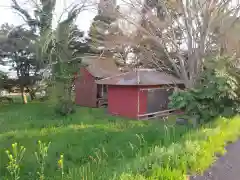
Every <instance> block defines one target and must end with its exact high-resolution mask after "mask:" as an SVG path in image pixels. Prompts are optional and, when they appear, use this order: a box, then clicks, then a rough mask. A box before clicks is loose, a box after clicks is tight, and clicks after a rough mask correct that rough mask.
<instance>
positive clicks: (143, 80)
mask: <svg viewBox="0 0 240 180" xmlns="http://www.w3.org/2000/svg"><path fill="white" fill-rule="evenodd" d="M96 83H97V84H107V85H166V84H183V82H182V81H181V80H180V79H178V78H176V77H174V76H172V75H169V74H166V73H164V72H159V71H154V70H146V69H143V70H137V71H131V72H127V73H122V74H118V75H116V76H112V77H108V78H105V79H102V80H98V81H96Z"/></svg>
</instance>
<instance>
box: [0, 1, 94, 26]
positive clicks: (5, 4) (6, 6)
mask: <svg viewBox="0 0 240 180" xmlns="http://www.w3.org/2000/svg"><path fill="white" fill-rule="evenodd" d="M34 1H36V0H17V2H19V4H21V5H22V7H24V9H27V10H28V11H29V12H32V10H31V9H32V8H33V6H32V5H31V2H34ZM77 2H79V0H57V4H56V10H55V13H54V19H55V23H56V22H57V20H59V17H60V15H61V14H62V13H63V12H65V10H64V9H65V8H67V7H69V6H70V5H72V4H76V3H77ZM10 6H11V0H0V24H3V23H6V22H8V23H9V24H14V25H20V24H24V21H23V19H22V18H21V17H20V16H19V15H18V14H17V13H16V12H14V11H13V10H12V9H11V8H10ZM94 9H95V8H94ZM94 9H93V8H91V10H88V11H84V12H82V13H81V14H80V15H79V17H78V19H77V22H76V24H77V25H78V26H79V28H80V29H82V30H84V31H87V30H88V29H89V27H90V25H91V21H92V19H93V18H94V16H95V15H96V14H95V13H96V12H94ZM65 14H66V13H65ZM63 18H64V17H63Z"/></svg>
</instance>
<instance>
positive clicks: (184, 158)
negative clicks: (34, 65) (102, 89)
mask: <svg viewBox="0 0 240 180" xmlns="http://www.w3.org/2000/svg"><path fill="white" fill-rule="evenodd" d="M239 119H240V118H239V117H236V118H234V119H232V120H224V119H219V120H217V121H215V122H214V123H212V124H208V125H206V126H205V127H201V128H199V129H192V128H191V127H190V126H178V125H175V123H174V118H171V119H170V120H169V121H166V122H163V121H130V120H126V119H121V118H116V117H111V116H106V114H105V112H104V110H101V109H88V108H78V109H77V113H76V114H74V115H72V116H68V117H57V116H55V115H54V114H53V113H52V108H51V107H48V105H47V104H43V103H37V102H36V103H31V104H27V105H21V104H19V105H18V104H14V105H11V106H2V107H1V108H0V158H1V159H0V176H1V177H6V176H8V174H9V173H8V171H7V169H6V165H7V163H8V157H7V155H6V153H5V151H6V149H9V148H10V147H11V144H13V143H15V142H18V143H19V144H20V145H23V146H24V147H25V148H26V152H25V155H24V158H23V160H22V162H21V164H22V165H21V170H20V176H21V179H36V178H37V177H38V176H37V173H36V172H38V171H39V164H38V162H37V160H36V158H35V155H34V154H35V152H36V151H38V150H37V148H38V144H37V142H38V140H40V141H41V142H45V143H48V142H51V145H50V147H49V149H48V156H47V158H46V164H45V168H44V173H45V176H46V177H48V178H49V179H63V178H62V176H63V175H62V170H61V169H59V167H58V161H59V158H60V157H61V154H64V167H63V168H64V179H73V180H79V179H88V180H91V179H92V180H106V179H122V180H141V179H148V180H150V179H164V180H167V179H169V180H170V179H174V180H178V179H179V180H180V179H184V177H185V175H186V174H189V173H195V172H202V171H203V170H205V169H206V168H208V167H209V165H210V164H211V163H212V162H213V161H214V154H215V153H216V152H223V150H224V148H223V147H224V146H225V142H228V141H234V140H236V139H237V138H238V135H239V134H240V122H239V121H238V120H239Z"/></svg>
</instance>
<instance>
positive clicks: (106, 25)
mask: <svg viewBox="0 0 240 180" xmlns="http://www.w3.org/2000/svg"><path fill="white" fill-rule="evenodd" d="M116 12H117V6H116V1H115V0H106V1H104V0H100V2H99V5H98V14H97V15H96V16H95V17H94V19H93V22H92V25H91V27H90V31H89V43H90V45H91V47H92V50H93V51H94V52H96V53H101V52H103V51H105V55H109V56H112V55H113V54H112V53H111V48H110V47H109V46H106V41H108V42H109V39H110V38H111V36H113V35H114V33H116V32H117V29H116V25H115V26H114V25H113V23H114V22H115V21H116Z"/></svg>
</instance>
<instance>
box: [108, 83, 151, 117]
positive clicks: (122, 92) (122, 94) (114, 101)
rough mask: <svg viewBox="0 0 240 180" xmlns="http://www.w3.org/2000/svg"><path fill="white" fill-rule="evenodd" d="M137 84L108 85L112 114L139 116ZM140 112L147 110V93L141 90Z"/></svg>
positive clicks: (109, 108) (109, 106) (109, 107)
mask: <svg viewBox="0 0 240 180" xmlns="http://www.w3.org/2000/svg"><path fill="white" fill-rule="evenodd" d="M138 90H139V88H138V87H137V86H114V85H109V86H108V111H109V113H110V114H113V115H118V116H123V117H128V118H135V119H136V118H137V115H138ZM139 101H141V102H139V105H140V106H139V112H140V114H142V113H145V112H146V102H147V97H146V93H144V92H140V91H139Z"/></svg>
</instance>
